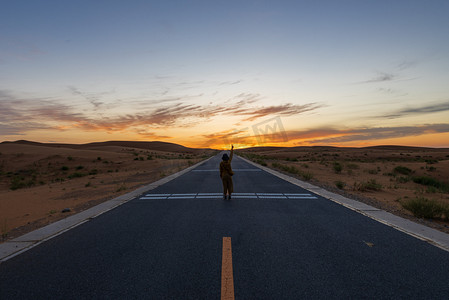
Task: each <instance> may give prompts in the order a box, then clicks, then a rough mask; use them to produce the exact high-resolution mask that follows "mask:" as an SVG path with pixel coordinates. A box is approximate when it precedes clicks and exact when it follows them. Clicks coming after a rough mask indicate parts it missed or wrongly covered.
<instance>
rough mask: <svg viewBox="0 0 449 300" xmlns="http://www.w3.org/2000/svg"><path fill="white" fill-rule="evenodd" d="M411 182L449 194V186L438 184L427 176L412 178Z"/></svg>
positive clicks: (437, 181)
mask: <svg viewBox="0 0 449 300" xmlns="http://www.w3.org/2000/svg"><path fill="white" fill-rule="evenodd" d="M413 182H415V183H418V184H422V185H425V186H433V187H435V188H437V189H439V190H440V191H441V192H449V184H447V183H445V182H440V181H439V180H437V179H435V178H432V177H428V176H416V177H413Z"/></svg>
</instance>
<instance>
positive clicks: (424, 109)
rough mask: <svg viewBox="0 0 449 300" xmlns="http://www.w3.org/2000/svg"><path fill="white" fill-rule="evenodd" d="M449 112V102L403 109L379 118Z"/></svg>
mask: <svg viewBox="0 0 449 300" xmlns="http://www.w3.org/2000/svg"><path fill="white" fill-rule="evenodd" d="M444 111H449V101H445V102H440V103H434V104H431V105H424V106H419V107H408V108H403V109H400V110H398V111H395V112H392V113H391V114H386V115H382V116H378V118H389V119H394V118H399V117H404V116H408V115H421V114H429V113H438V112H444Z"/></svg>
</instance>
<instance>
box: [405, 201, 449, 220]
mask: <svg viewBox="0 0 449 300" xmlns="http://www.w3.org/2000/svg"><path fill="white" fill-rule="evenodd" d="M401 204H402V206H403V207H404V208H405V209H407V210H409V211H411V212H412V213H413V215H414V216H415V217H418V218H427V219H445V220H449V205H447V204H444V203H441V202H438V201H435V200H429V199H427V198H424V197H418V198H415V199H410V200H408V201H405V202H401Z"/></svg>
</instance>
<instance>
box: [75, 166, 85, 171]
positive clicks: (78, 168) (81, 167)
mask: <svg viewBox="0 0 449 300" xmlns="http://www.w3.org/2000/svg"><path fill="white" fill-rule="evenodd" d="M76 169H77V170H82V169H84V167H83V166H78V167H76Z"/></svg>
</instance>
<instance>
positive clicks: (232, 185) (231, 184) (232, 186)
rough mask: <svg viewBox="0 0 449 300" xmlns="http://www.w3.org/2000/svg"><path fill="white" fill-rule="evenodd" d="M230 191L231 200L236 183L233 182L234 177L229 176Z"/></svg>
mask: <svg viewBox="0 0 449 300" xmlns="http://www.w3.org/2000/svg"><path fill="white" fill-rule="evenodd" d="M228 191H229V198H228V199H229V200H231V195H232V193H233V192H234V183H233V182H232V177H231V176H229V183H228Z"/></svg>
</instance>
